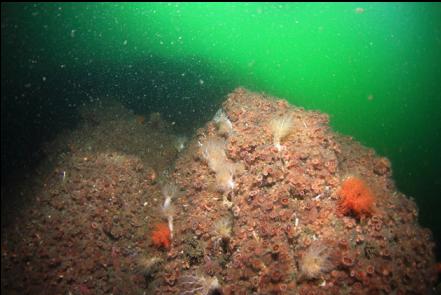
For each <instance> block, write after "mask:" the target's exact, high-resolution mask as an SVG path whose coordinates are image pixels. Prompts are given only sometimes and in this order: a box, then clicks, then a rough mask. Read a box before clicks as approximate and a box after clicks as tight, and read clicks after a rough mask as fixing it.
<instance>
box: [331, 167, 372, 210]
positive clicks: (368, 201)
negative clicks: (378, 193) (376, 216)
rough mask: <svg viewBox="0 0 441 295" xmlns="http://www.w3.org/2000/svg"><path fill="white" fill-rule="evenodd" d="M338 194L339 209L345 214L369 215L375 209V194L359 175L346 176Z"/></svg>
mask: <svg viewBox="0 0 441 295" xmlns="http://www.w3.org/2000/svg"><path fill="white" fill-rule="evenodd" d="M338 195H339V196H340V204H339V208H338V210H339V212H340V213H342V214H344V215H348V214H354V215H356V216H357V217H360V216H362V215H364V216H369V215H371V214H372V213H373V211H374V201H375V196H374V194H373V193H372V191H371V189H370V188H369V187H368V186H367V185H366V183H365V182H364V181H363V180H361V179H359V178H357V177H353V176H351V177H348V178H346V179H345V180H344V181H343V183H342V185H341V187H340V190H339V191H338Z"/></svg>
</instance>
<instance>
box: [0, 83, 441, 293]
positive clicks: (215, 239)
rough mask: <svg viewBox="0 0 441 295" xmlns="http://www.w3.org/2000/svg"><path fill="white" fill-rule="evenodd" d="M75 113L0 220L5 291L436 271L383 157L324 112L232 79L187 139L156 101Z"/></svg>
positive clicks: (355, 288)
mask: <svg viewBox="0 0 441 295" xmlns="http://www.w3.org/2000/svg"><path fill="white" fill-rule="evenodd" d="M81 115H82V118H83V121H82V124H81V125H80V126H79V127H78V128H77V129H76V130H73V131H72V132H66V133H65V134H62V135H60V136H59V137H58V138H57V139H56V140H55V141H54V142H53V143H51V144H48V145H47V146H46V148H45V153H46V154H47V155H48V157H47V159H46V161H45V162H43V163H42V166H41V167H40V168H39V170H38V171H36V173H35V175H34V177H33V178H34V180H35V181H34V182H35V183H33V184H32V185H31V184H28V183H23V187H30V188H31V189H30V190H31V191H32V193H31V194H30V195H29V196H28V198H23V199H21V201H22V206H23V207H22V208H18V209H17V211H18V213H17V214H16V215H12V214H11V215H12V216H13V217H14V219H13V221H12V222H8V224H7V225H5V224H2V242H1V243H2V245H1V249H2V252H1V255H2V259H1V278H2V279H1V291H2V292H3V291H4V292H6V294H74V295H76V294H82V295H85V294H155V293H156V294H208V293H213V292H214V293H216V292H217V293H222V294H427V292H428V290H429V288H430V287H431V286H432V285H433V284H434V283H435V280H436V275H437V273H436V271H435V258H434V254H433V247H434V243H433V241H432V237H431V232H430V231H429V230H427V229H423V228H421V227H420V226H419V225H418V223H417V215H418V209H417V207H416V205H415V203H414V202H413V201H412V200H411V199H409V198H407V197H406V196H404V195H403V194H401V193H400V192H398V191H397V190H396V188H395V186H394V183H393V181H392V179H391V174H392V170H391V165H390V163H389V161H388V160H387V159H386V158H383V157H379V156H377V155H376V154H375V152H374V151H373V150H371V149H367V148H365V147H363V146H361V145H360V144H358V143H357V142H355V141H353V140H352V139H351V138H349V137H344V136H341V135H339V134H336V133H334V132H333V131H332V130H330V128H329V126H328V117H327V116H326V115H324V114H321V113H319V112H312V111H305V110H303V109H301V108H296V107H293V106H290V105H289V104H288V103H287V102H285V101H283V100H278V99H276V98H272V97H267V96H264V95H261V94H256V93H251V92H248V91H246V90H244V89H237V90H236V91H234V92H233V93H232V94H230V95H229V96H228V99H227V100H226V101H225V102H224V104H223V107H222V109H221V110H219V111H218V112H217V113H216V115H215V117H214V118H213V120H212V121H210V122H208V123H207V124H206V126H205V127H204V128H201V129H199V130H198V131H197V132H196V134H195V135H194V137H193V139H192V140H191V141H190V142H189V143H188V144H187V143H186V142H185V138H183V137H177V136H175V135H172V133H171V132H170V131H171V129H172V128H171V124H169V123H167V122H165V121H164V120H162V119H161V115H160V114H158V113H153V114H151V115H150V117H149V118H144V117H142V116H138V117H137V116H135V115H134V114H133V113H132V112H129V111H128V110H126V109H125V108H124V107H122V106H121V105H120V104H118V103H109V104H107V105H95V106H94V105H87V106H85V108H84V109H83V110H82V111H81ZM176 158H177V160H176V161H175V159H176ZM25 201H26V202H25ZM2 206H3V204H2ZM2 209H3V208H2ZM2 212H4V211H2Z"/></svg>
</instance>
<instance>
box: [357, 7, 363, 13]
mask: <svg viewBox="0 0 441 295" xmlns="http://www.w3.org/2000/svg"><path fill="white" fill-rule="evenodd" d="M355 13H356V14H363V13H364V8H363V7H357V8H355Z"/></svg>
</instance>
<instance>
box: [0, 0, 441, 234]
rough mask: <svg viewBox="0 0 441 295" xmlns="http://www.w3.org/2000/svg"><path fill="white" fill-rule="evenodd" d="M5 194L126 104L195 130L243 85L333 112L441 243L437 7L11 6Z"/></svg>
mask: <svg viewBox="0 0 441 295" xmlns="http://www.w3.org/2000/svg"><path fill="white" fill-rule="evenodd" d="M1 14H2V16H1V19H2V21H1V29H2V34H1V38H2V39H1V49H2V53H1V70H2V84H1V86H2V89H1V95H2V100H1V104H2V105H1V107H2V108H1V122H2V127H1V132H2V133H1V137H2V142H1V147H2V156H1V159H2V185H3V184H4V183H6V181H8V180H7V179H8V177H9V176H11V175H16V174H18V175H20V174H22V173H23V171H26V170H27V169H30V167H32V165H34V164H36V163H38V161H39V160H40V157H39V155H40V151H39V150H40V147H41V144H42V143H43V142H44V141H46V140H48V139H50V138H53V137H54V136H55V135H56V134H58V133H59V132H62V131H63V130H65V128H73V127H74V126H75V124H76V123H77V119H78V113H77V112H76V110H77V107H78V106H79V105H80V104H81V103H83V102H85V101H87V100H96V99H107V98H115V97H116V98H118V99H120V100H121V101H123V102H124V103H125V104H126V105H127V106H129V107H130V108H132V109H133V110H134V111H135V112H136V113H139V114H148V113H149V112H151V111H160V112H161V113H163V114H164V115H166V117H168V118H169V119H170V120H173V121H175V122H176V128H177V131H179V132H187V133H188V134H191V131H192V130H194V128H196V127H197V126H200V125H201V124H203V123H204V122H205V121H206V120H208V119H209V118H210V117H211V116H212V115H213V114H214V112H215V110H216V108H217V107H218V106H219V103H220V102H221V101H222V97H224V95H225V94H227V93H228V92H230V91H231V90H232V89H234V88H235V87H237V86H245V87H247V88H250V89H252V90H256V91H265V92H267V93H269V94H272V95H275V96H280V97H284V98H286V99H288V100H289V101H290V102H291V103H293V104H296V105H300V106H303V107H305V108H307V109H319V110H321V111H323V112H327V113H329V114H330V115H331V120H332V121H331V123H332V125H333V126H334V127H335V129H336V130H338V131H340V132H341V133H344V134H349V135H352V136H354V137H355V138H356V139H357V140H359V141H361V142H362V143H364V144H365V145H367V146H370V147H373V148H375V150H376V151H377V152H378V153H379V154H382V155H385V156H387V157H389V158H390V159H391V160H392V163H393V168H394V177H395V179H396V182H397V184H398V187H399V188H400V190H402V191H403V192H404V193H406V194H407V195H410V196H413V197H415V198H416V200H417V203H418V205H419V206H420V208H421V218H420V220H421V222H422V223H423V224H424V225H425V226H430V227H431V228H432V230H434V231H435V233H436V236H437V239H438V240H439V239H440V238H441V230H440V227H441V217H440V216H441V214H439V212H438V211H439V208H441V201H440V199H441V193H440V192H441V168H440V165H441V156H440V154H441V133H440V132H441V131H440V130H441V123H440V122H441V120H440V111H441V5H440V4H439V3H425V4H424V3H423V4H420V3H418V4H416V3H356V4H354V3H340V4H329V3H325V4H320V3H313V4H308V3H294V4H261V3H253V4H243V3H242V4H230V3H229V4H222V3H218V4H176V3H173V4H164V3H163V4H156V3H147V4H138V3H136V4H134V3H130V4H108V3H107V4H96V3H95V4H84V3H83V4H64V3H63V4H29V3H28V4H2V9H1Z"/></svg>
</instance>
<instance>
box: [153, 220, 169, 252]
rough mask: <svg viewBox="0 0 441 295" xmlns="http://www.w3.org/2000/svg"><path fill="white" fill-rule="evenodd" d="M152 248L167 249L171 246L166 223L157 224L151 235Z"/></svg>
mask: <svg viewBox="0 0 441 295" xmlns="http://www.w3.org/2000/svg"><path fill="white" fill-rule="evenodd" d="M151 238H152V243H153V246H155V247H156V248H161V247H163V248H165V249H169V248H170V244H171V237H170V229H169V228H168V225H167V224H166V223H159V224H157V225H156V226H155V230H154V231H153V232H152V235H151Z"/></svg>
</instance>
